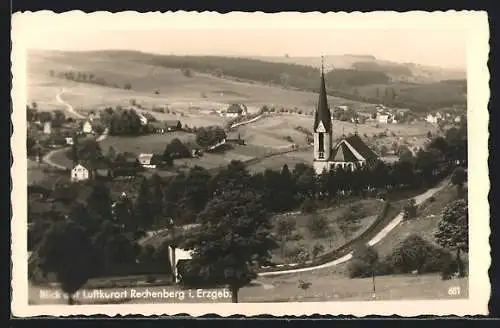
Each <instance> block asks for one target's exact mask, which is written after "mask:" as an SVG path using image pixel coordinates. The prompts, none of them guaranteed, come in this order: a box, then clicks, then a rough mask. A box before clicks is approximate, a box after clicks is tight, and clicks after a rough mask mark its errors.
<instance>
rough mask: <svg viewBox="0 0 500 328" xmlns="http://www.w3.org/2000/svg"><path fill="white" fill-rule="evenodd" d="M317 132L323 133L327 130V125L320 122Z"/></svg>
mask: <svg viewBox="0 0 500 328" xmlns="http://www.w3.org/2000/svg"><path fill="white" fill-rule="evenodd" d="M316 132H322V133H325V132H326V129H325V126H324V125H323V122H319V124H318V127H317V128H316Z"/></svg>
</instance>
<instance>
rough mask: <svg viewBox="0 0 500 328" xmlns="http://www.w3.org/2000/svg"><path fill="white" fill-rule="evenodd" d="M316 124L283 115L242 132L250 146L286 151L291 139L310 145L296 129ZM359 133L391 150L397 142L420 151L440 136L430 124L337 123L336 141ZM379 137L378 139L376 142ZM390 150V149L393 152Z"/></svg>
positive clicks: (310, 118) (309, 119)
mask: <svg viewBox="0 0 500 328" xmlns="http://www.w3.org/2000/svg"><path fill="white" fill-rule="evenodd" d="M313 123H314V118H313V116H309V115H298V114H280V115H272V116H265V117H263V118H262V119H260V120H257V121H255V122H253V123H250V124H247V125H244V126H241V127H238V132H239V133H241V136H242V138H244V139H245V140H246V142H247V143H248V144H254V145H259V146H265V147H271V148H278V149H279V148H283V147H287V146H289V145H291V144H292V142H290V141H289V140H285V138H286V137H290V138H291V140H292V141H293V143H296V144H298V145H300V146H304V145H306V144H307V143H306V135H305V134H304V133H302V132H299V131H297V130H296V129H295V127H301V128H303V129H307V130H308V131H312V126H313ZM356 131H357V132H358V134H359V135H360V136H362V137H363V138H365V139H366V138H369V140H368V144H369V145H375V146H377V147H380V146H381V145H385V146H386V147H390V146H391V145H392V143H393V142H396V143H398V144H403V143H405V144H407V145H408V146H409V147H410V149H411V148H413V147H416V148H420V147H422V146H423V145H424V144H425V142H427V140H428V138H427V133H428V132H429V131H430V132H431V133H432V134H435V133H436V132H437V127H436V126H434V125H432V124H428V123H426V122H415V123H413V124H381V123H377V122H367V123H366V124H358V125H357V126H356V125H355V124H354V123H351V122H342V121H338V120H334V121H333V139H334V140H336V139H339V138H341V137H342V135H348V134H351V133H355V132H356ZM384 132H385V133H386V134H387V137H378V135H379V134H380V133H384ZM374 136H376V138H374ZM389 149H390V148H389Z"/></svg>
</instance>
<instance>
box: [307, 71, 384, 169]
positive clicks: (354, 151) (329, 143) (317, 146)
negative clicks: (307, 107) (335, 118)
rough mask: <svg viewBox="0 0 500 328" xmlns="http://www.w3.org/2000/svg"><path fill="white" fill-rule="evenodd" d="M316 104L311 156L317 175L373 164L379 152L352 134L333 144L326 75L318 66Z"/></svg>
mask: <svg viewBox="0 0 500 328" xmlns="http://www.w3.org/2000/svg"><path fill="white" fill-rule="evenodd" d="M320 83H321V84H320V89H319V99H318V107H317V108H316V112H315V115H314V126H313V134H314V152H313V155H314V159H313V167H314V171H315V172H316V174H321V173H323V172H324V171H329V170H331V169H336V168H338V167H342V168H343V169H351V170H355V169H357V168H358V167H362V166H366V165H372V164H374V163H376V162H377V160H378V155H377V154H376V153H375V152H374V151H373V150H371V149H370V147H368V146H367V145H366V143H364V142H363V140H362V139H361V138H360V137H359V136H358V134H357V133H355V134H354V135H352V136H349V137H345V136H344V137H343V138H342V139H341V140H340V141H338V142H337V143H336V144H335V145H333V128H334V127H333V122H332V115H331V112H330V108H329V107H328V99H327V94H326V86H325V74H324V68H323V65H322V67H321V82H320Z"/></svg>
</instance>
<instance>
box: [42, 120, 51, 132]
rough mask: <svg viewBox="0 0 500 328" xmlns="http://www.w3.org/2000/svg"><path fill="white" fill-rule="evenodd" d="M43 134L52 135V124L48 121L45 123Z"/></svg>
mask: <svg viewBox="0 0 500 328" xmlns="http://www.w3.org/2000/svg"><path fill="white" fill-rule="evenodd" d="M43 133H44V134H51V133H52V122H50V121H47V122H45V123H43Z"/></svg>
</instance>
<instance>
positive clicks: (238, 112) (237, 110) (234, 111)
mask: <svg viewBox="0 0 500 328" xmlns="http://www.w3.org/2000/svg"><path fill="white" fill-rule="evenodd" d="M247 114H248V109H247V106H245V105H244V104H231V105H230V106H229V107H228V108H227V110H226V116H227V117H239V116H245V115H247Z"/></svg>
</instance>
